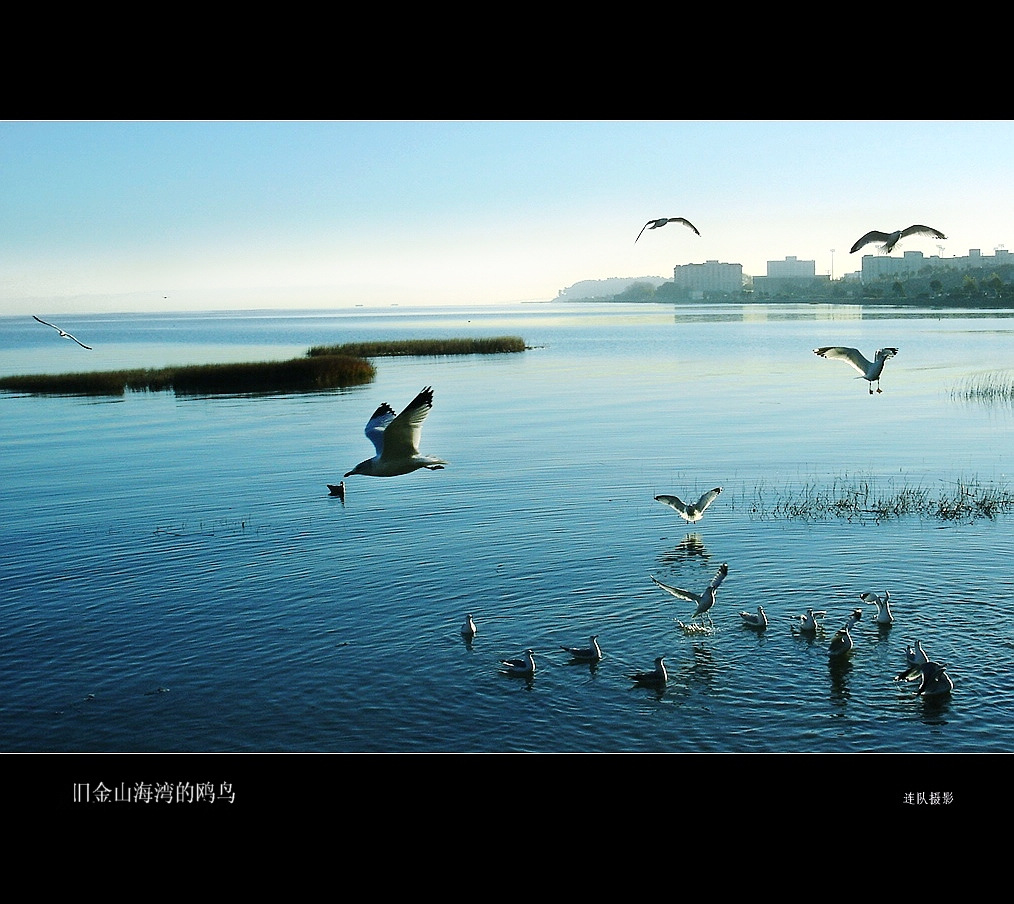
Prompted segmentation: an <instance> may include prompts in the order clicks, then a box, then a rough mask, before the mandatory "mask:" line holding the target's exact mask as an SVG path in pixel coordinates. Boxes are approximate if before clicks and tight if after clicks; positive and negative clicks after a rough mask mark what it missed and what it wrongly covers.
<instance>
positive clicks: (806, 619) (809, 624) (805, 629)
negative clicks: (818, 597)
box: [792, 609, 827, 634]
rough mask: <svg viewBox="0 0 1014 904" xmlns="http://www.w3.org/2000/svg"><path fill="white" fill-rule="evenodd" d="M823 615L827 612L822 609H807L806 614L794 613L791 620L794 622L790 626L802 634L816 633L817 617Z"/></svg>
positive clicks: (817, 626)
mask: <svg viewBox="0 0 1014 904" xmlns="http://www.w3.org/2000/svg"><path fill="white" fill-rule="evenodd" d="M824 615H827V613H826V612H824V611H820V612H814V611H813V610H812V609H807V610H806V615H794V616H792V620H793V622H795V623H796V624H794V625H793V626H792V630H793V631H799V632H800V633H802V634H816V633H817V628H819V627H820V625H818V624H817V619H818V618H820V617H822V616H824Z"/></svg>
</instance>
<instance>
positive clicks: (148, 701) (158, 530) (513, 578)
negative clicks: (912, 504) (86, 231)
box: [0, 305, 1014, 754]
mask: <svg viewBox="0 0 1014 904" xmlns="http://www.w3.org/2000/svg"><path fill="white" fill-rule="evenodd" d="M53 319H55V320H56V321H57V322H59V323H60V324H61V325H62V326H64V327H65V328H66V329H68V330H70V331H71V332H73V333H74V334H75V335H76V336H78V337H79V338H81V339H82V340H83V341H85V342H87V343H88V344H89V345H93V346H94V347H95V351H93V352H86V351H84V350H82V349H80V348H78V347H77V346H75V345H72V344H71V343H69V342H65V341H62V340H60V339H59V337H57V336H56V335H55V334H54V333H53V331H52V330H49V329H47V328H45V327H41V326H39V325H37V324H35V323H34V321H31V320H30V318H6V319H3V320H0V372H2V373H5V374H10V373H29V372H32V373H34V372H66V371H72V370H84V369H96V370H104V369H111V368H114V367H125V366H130V367H136V366H155V365H159V364H182V363H189V362H197V363H202V362H208V361H230V360H267V359H272V358H282V357H288V356H293V355H298V354H301V353H302V352H303V351H305V349H306V348H307V347H308V346H310V345H313V344H323V343H331V342H339V341H346V340H355V339H375V338H384V337H388V336H392V337H395V338H416V337H425V336H479V335H499V334H503V333H510V334H516V335H521V336H523V337H524V339H525V340H526V342H527V343H528V344H529V345H530V346H533V348H532V349H531V350H529V351H527V352H525V353H524V354H520V355H503V356H493V357H465V358H460V359H454V358H437V359H426V358H418V359H397V360H395V359H378V360H377V362H376V364H377V371H378V372H377V378H376V380H375V382H374V383H372V384H370V385H368V386H364V387H358V388H355V389H350V390H347V391H342V392H327V393H320V394H315V395H277V396H262V397H255V398H242V397H238V398H233V397H229V398H177V397H175V396H174V395H172V394H131V395H127V396H126V397H124V398H123V399H116V400H95V399H82V398H44V397H24V396H15V395H10V394H3V395H0V412H2V423H3V428H2V433H0V454H2V461H3V470H4V480H3V488H2V499H3V509H2V512H3V518H2V519H0V607H2V611H0V651H2V661H3V668H2V671H0V750H2V751H4V752H114V751H116V752H371V751H382V752H515V751H538V752H670V753H679V752H683V753H690V752H694V753H737V754H739V753H857V752H879V753H927V752H947V753H1007V752H1009V751H1011V750H1012V749H1014V701H1012V698H1011V694H1010V691H1009V689H1010V687H1011V684H1012V678H1014V619H1012V614H1014V598H1012V593H1011V591H1012V587H1014V580H1012V565H1011V555H1010V553H1011V550H1012V539H1014V526H1012V521H1011V517H1010V516H1001V517H999V518H997V519H996V520H988V519H986V520H977V521H972V522H942V521H938V520H935V519H923V518H919V517H914V516H913V517H906V518H902V519H898V520H892V521H886V522H882V523H876V522H874V521H869V522H866V523H858V522H853V523H850V522H847V521H841V520H827V521H809V522H805V521H786V520H780V519H776V518H769V517H764V516H762V515H760V514H758V512H756V511H755V508H756V507H757V504H758V500H761V501H762V502H763V501H766V500H772V499H776V498H777V497H778V496H779V495H780V494H784V493H786V492H788V491H789V489H790V488H792V487H798V486H802V485H806V484H816V485H825V484H829V483H831V482H832V481H834V480H835V479H836V478H842V477H853V476H860V477H863V478H864V479H869V480H873V481H877V482H881V483H883V484H884V485H886V486H894V487H897V488H899V489H900V488H902V487H905V486H923V487H929V488H932V489H934V491H935V490H936V489H937V488H947V487H951V486H954V485H956V483H957V482H958V481H959V480H966V481H967V480H978V481H980V482H984V483H995V484H997V485H1000V486H1003V487H1006V486H1007V485H1008V481H1009V479H1010V476H1011V469H1012V465H1014V462H1012V453H1011V426H1012V419H1014V414H1012V411H1011V409H1010V407H1009V406H1008V405H1005V404H999V405H983V404H977V403H969V402H967V401H961V400H958V399H956V398H955V397H954V396H953V390H954V388H955V386H957V385H958V384H960V383H961V381H963V380H965V379H967V378H968V377H970V376H974V375H976V374H983V373H992V372H995V371H998V370H1006V369H1007V368H1009V367H1010V365H1011V352H1012V349H1014V332H1012V331H1014V319H1012V317H1011V316H1010V315H1009V314H1008V313H1005V312H994V313H990V314H988V315H986V316H974V317H969V316H965V315H960V314H958V313H956V312H943V313H942V314H938V313H931V312H921V315H919V312H916V313H915V314H914V313H913V312H910V311H909V312H899V311H895V310H892V309H889V308H880V309H877V308H861V309H860V308H856V307H843V308H831V307H827V306H798V307H791V308H788V307H764V306H722V307H698V308H691V309H686V310H683V309H681V310H679V311H677V312H675V313H674V310H673V309H672V308H670V307H668V306H640V305H639V306H613V305H609V306H599V305H523V306H517V307H512V308H505V309H495V310H482V309H479V310H472V311H464V310H450V309H439V310H425V311H419V310H410V309H401V308H391V309H384V310H376V309H366V308H364V309H355V310H352V311H342V312H301V313H294V314H275V313H269V314H265V313H251V314H248V315H235V314H228V315H214V314H204V315H161V316H140V315H123V316H95V317H85V316H82V317H62V318H55V317H54V318H53ZM828 344H844V345H855V346H858V347H860V348H861V349H863V350H864V351H865V352H867V354H868V355H871V354H872V352H873V351H874V350H875V349H876V348H879V347H881V346H885V345H893V346H897V347H898V348H899V349H900V352H899V355H898V356H897V357H896V358H895V359H893V360H891V361H889V362H888V365H887V367H886V369H885V373H884V378H883V382H882V386H883V389H884V392H883V394H881V395H874V396H870V395H869V394H868V392H867V388H866V384H865V383H864V382H863V381H860V380H856V379H853V373H852V371H851V370H849V369H848V368H847V367H846V366H845V365H844V364H842V363H840V362H833V361H824V360H821V359H819V358H817V357H816V356H814V355H813V353H812V351H811V350H812V349H813V348H814V347H816V346H818V345H828ZM429 384H431V385H433V387H434V389H435V394H436V398H435V406H434V408H433V410H432V412H431V414H430V416H429V418H428V420H427V422H426V426H425V429H424V431H423V446H422V450H423V451H424V452H429V453H433V454H437V455H440V456H441V457H444V458H446V459H448V460H449V461H450V462H451V464H450V466H449V467H448V468H447V469H445V470H443V471H437V472H429V471H422V472H416V473H415V474H412V475H408V476H405V477H400V478H395V479H392V480H379V479H371V478H360V477H354V478H349V479H348V480H347V481H346V486H347V488H348V495H347V499H346V501H345V503H344V504H343V503H342V502H341V501H339V500H338V499H336V498H332V497H330V496H329V495H328V493H327V489H326V484H327V483H335V482H337V481H338V480H339V479H340V478H341V475H342V473H343V472H344V471H346V470H348V469H350V468H351V467H352V466H353V465H354V464H355V463H356V462H358V461H360V460H361V459H363V458H366V457H367V456H368V455H369V454H370V452H371V447H370V445H369V443H368V441H367V440H366V438H365V436H364V435H363V426H364V424H365V422H366V420H367V418H368V417H369V415H370V414H371V413H372V411H373V410H374V409H375V408H376V406H377V405H378V404H379V403H380V402H381V401H389V402H391V403H392V404H393V405H394V406H395V408H398V409H400V408H401V407H403V406H404V405H405V404H406V403H407V402H408V401H409V400H410V399H411V398H412V396H413V395H414V394H415V393H416V392H417V391H418V390H419V389H420V388H421V387H422V386H424V385H429ZM717 485H721V486H723V487H724V488H725V490H724V492H723V494H722V495H721V496H720V497H719V499H718V500H717V501H716V503H715V504H714V505H713V506H712V508H711V509H710V510H709V511H708V513H707V515H706V517H705V518H704V520H703V521H701V522H700V523H699V524H698V525H697V526H696V529H695V530H693V533H696V534H697V535H699V543H697V544H696V545H693V546H688V545H687V544H685V543H684V542H683V541H684V539H685V538H686V537H687V535H688V533H691V531H690V530H688V526H687V525H686V524H684V523H683V522H682V521H681V520H680V519H678V517H677V516H676V515H675V513H674V512H672V511H671V510H669V509H666V508H664V507H663V506H661V505H659V504H658V503H657V502H655V501H654V499H653V497H654V496H655V495H656V494H658V493H676V494H678V495H681V496H684V497H686V496H688V495H689V496H692V497H695V498H696V496H697V495H698V494H700V493H701V492H702V491H704V490H705V489H708V488H710V487H712V486H717ZM722 562H727V563H728V564H729V577H728V579H727V580H726V582H725V584H724V585H723V587H722V589H721V591H720V594H719V601H718V603H717V605H716V606H715V609H714V624H715V630H714V633H712V634H710V635H706V636H687V635H684V634H683V633H682V632H681V631H680V629H679V626H678V624H677V620H679V619H682V620H687V619H688V618H689V615H690V614H691V608H692V607H691V606H690V605H689V604H683V603H681V602H679V601H678V600H675V599H673V598H672V597H669V596H668V595H666V594H664V593H662V592H661V591H660V590H658V589H657V588H656V587H654V585H653V584H652V583H651V581H650V579H649V575H655V576H657V577H659V578H660V579H661V580H663V581H666V582H668V583H674V584H678V585H680V586H687V587H689V588H691V589H695V590H697V591H700V590H701V589H703V587H704V586H705V585H706V584H707V583H708V581H709V580H710V579H711V577H712V575H713V574H714V573H715V571H716V569H717V567H718V565H719V564H720V563H722ZM884 589H889V590H890V591H891V596H892V605H893V609H894V613H895V617H896V622H895V625H894V626H893V628H891V629H888V630H886V631H885V630H878V629H877V626H876V625H875V624H874V623H873V617H874V615H875V614H876V612H875V609H874V608H873V607H866V611H865V614H864V619H863V621H861V622H860V624H859V625H858V626H857V628H856V630H855V631H854V637H855V650H854V653H853V655H852V657H851V659H850V660H849V662H848V663H847V664H846V665H845V666H844V667H843V668H831V667H830V666H829V663H828V657H827V655H826V650H827V642H828V640H829V639H830V634H831V633H833V630H834V629H835V628H837V627H839V626H840V624H841V623H843V622H844V620H845V618H846V617H847V616H848V614H849V612H851V610H852V609H853V608H854V607H855V606H856V605H859V594H860V593H861V592H863V591H865V590H877V591H881V590H884ZM759 604H760V605H763V606H764V607H765V609H766V611H767V613H768V617H769V619H770V622H771V624H770V627H769V628H768V629H767V631H766V632H762V633H757V632H753V631H751V630H749V629H745V628H744V627H743V626H742V625H741V624H740V618H739V615H738V613H739V612H740V611H741V610H749V611H754V610H755V608H756V606H757V605H759ZM807 606H812V607H813V608H815V609H824V610H827V612H828V615H827V617H826V620H825V621H826V624H827V627H828V632H827V636H826V637H823V638H818V639H817V640H816V641H807V640H804V639H800V638H799V637H796V636H794V635H793V634H792V633H791V631H790V628H789V624H790V622H789V616H793V615H798V614H799V613H801V612H803V611H804V610H805V609H806V607H807ZM467 612H471V613H472V614H473V616H474V618H475V621H476V623H477V625H478V635H477V636H476V638H475V640H474V642H472V643H471V644H466V643H464V642H463V641H462V639H461V637H460V636H459V634H458V628H459V625H460V623H461V622H462V620H463V618H464V615H465V613H467ZM593 633H596V634H598V635H599V637H600V643H601V645H602V648H603V650H604V653H605V658H604V659H603V660H602V662H601V663H600V664H599V665H598V666H597V667H595V668H590V667H589V666H587V665H572V664H570V662H569V660H568V658H567V656H566V655H565V654H563V653H562V652H559V648H560V646H561V645H579V644H584V643H585V642H586V641H587V639H588V637H589V635H591V634H593ZM915 639H919V640H921V641H922V642H923V645H924V646H925V648H926V650H927V651H928V652H929V653H930V654H931V656H932V657H933V658H935V659H937V660H939V661H942V662H945V663H946V664H947V667H948V672H949V674H950V675H951V676H952V678H953V680H954V682H955V690H954V693H953V695H952V696H951V697H950V698H949V699H946V700H944V701H936V702H934V701H932V700H925V699H922V698H920V697H917V696H916V693H915V685H914V684H910V683H906V682H895V681H894V680H892V679H893V677H894V675H896V674H897V673H898V672H899V671H901V669H902V668H903V667H904V647H905V644H906V643H908V642H911V641H914V640H915ZM971 639H974V640H975V643H974V644H971V643H970V642H969V641H970V640H971ZM526 647H531V648H532V649H534V650H535V652H536V659H537V662H538V672H537V675H536V676H535V678H534V680H531V681H526V680H523V679H514V678H510V677H507V676H504V675H502V674H500V673H499V672H498V663H499V660H500V659H501V658H504V657H511V656H515V655H517V654H518V653H520V652H521V651H522V650H524V649H525V648H526ZM657 655H665V656H666V658H667V662H668V665H669V669H670V674H671V680H670V682H669V686H668V687H667V689H666V690H665V692H664V693H662V694H656V693H655V692H653V691H650V690H645V689H642V688H637V687H633V686H632V685H631V682H630V681H629V680H628V679H627V677H626V676H627V674H628V673H629V672H630V671H632V670H636V669H642V668H648V667H650V666H651V663H652V660H653V659H654V657H655V656H657Z"/></svg>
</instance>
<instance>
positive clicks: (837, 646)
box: [827, 622, 854, 657]
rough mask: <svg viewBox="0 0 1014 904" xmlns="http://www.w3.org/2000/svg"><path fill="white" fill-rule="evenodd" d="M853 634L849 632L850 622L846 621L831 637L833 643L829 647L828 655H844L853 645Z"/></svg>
mask: <svg viewBox="0 0 1014 904" xmlns="http://www.w3.org/2000/svg"><path fill="white" fill-rule="evenodd" d="M853 645H854V644H853V641H852V635H851V634H849V623H848V622H846V623H845V624H844V625H843V626H842V627H841V628H839V629H838V630H837V631H835V634H834V637H832V638H831V644H830V646H829V647H828V648H827V655H828V656H832V657H837V656H844V655H845V654H846V653H848V652H849V650H851V649H852V647H853Z"/></svg>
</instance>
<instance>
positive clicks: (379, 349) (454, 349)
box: [307, 336, 526, 358]
mask: <svg viewBox="0 0 1014 904" xmlns="http://www.w3.org/2000/svg"><path fill="white" fill-rule="evenodd" d="M525 348H526V346H525V340H524V339H522V338H521V337H520V336H494V337H491V338H487V339H399V340H393V339H392V340H386V341H375V342H347V343H344V344H342V345H315V346H313V347H312V348H311V349H310V350H309V351H308V352H307V354H308V355H309V356H310V357H316V356H317V355H355V356H357V357H360V358H393V357H402V356H422V355H500V354H513V353H516V352H523V351H524V350H525Z"/></svg>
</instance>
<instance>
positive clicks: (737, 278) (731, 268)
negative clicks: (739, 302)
mask: <svg viewBox="0 0 1014 904" xmlns="http://www.w3.org/2000/svg"><path fill="white" fill-rule="evenodd" d="M673 284H674V286H675V287H676V293H677V295H678V296H681V297H684V298H705V297H706V296H708V295H729V294H736V295H738V294H739V293H740V292H742V291H743V265H742V264H720V263H719V262H718V261H706V262H705V263H703V264H678V265H677V266H676V267H675V268H673Z"/></svg>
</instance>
